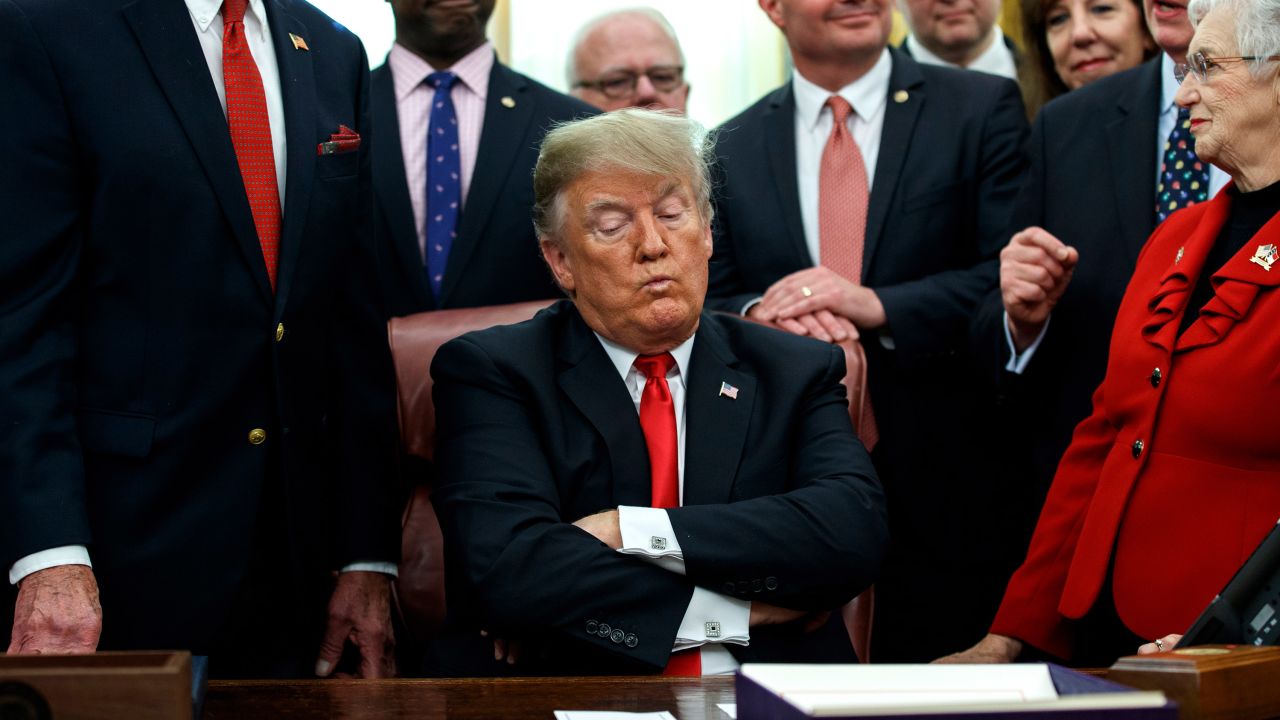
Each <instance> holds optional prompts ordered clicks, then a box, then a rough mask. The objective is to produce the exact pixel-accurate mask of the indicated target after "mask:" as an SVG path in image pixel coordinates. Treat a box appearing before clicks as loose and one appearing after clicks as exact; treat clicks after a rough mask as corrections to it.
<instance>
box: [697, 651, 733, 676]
mask: <svg viewBox="0 0 1280 720" xmlns="http://www.w3.org/2000/svg"><path fill="white" fill-rule="evenodd" d="M698 652H699V653H701V655H702V658H701V659H702V674H703V676H704V677H705V676H707V675H732V674H733V673H734V672H735V671H736V670H737V669H738V668H739V667H741V666H740V665H739V664H738V659H737V658H735V657H734V656H733V655H730V654H729V650H728V648H726V647H725V646H723V645H703V646H702V647H701V648H700V649H699V650H698Z"/></svg>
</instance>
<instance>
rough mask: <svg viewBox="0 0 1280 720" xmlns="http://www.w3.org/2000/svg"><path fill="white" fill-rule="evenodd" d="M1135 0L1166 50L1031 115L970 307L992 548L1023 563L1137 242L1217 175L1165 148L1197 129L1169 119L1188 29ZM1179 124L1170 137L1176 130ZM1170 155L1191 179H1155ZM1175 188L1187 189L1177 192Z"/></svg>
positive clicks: (1174, 13)
mask: <svg viewBox="0 0 1280 720" xmlns="http://www.w3.org/2000/svg"><path fill="white" fill-rule="evenodd" d="M1162 5H1163V7H1161V8H1160V9H1159V12H1158V13H1157V9H1156V3H1155V0H1146V3H1145V14H1146V20H1147V27H1148V29H1150V30H1151V35H1152V37H1154V38H1155V39H1156V42H1157V43H1158V44H1159V45H1160V48H1161V49H1162V50H1163V51H1164V52H1163V53H1161V54H1160V56H1159V57H1156V58H1153V59H1152V60H1149V61H1148V62H1146V63H1144V64H1143V65H1142V66H1141V67H1137V68H1134V69H1132V70H1129V71H1127V72H1123V73H1118V74H1116V75H1113V76H1111V77H1107V78H1103V79H1102V80H1099V81H1098V82H1096V83H1091V84H1089V85H1088V86H1086V87H1083V88H1080V89H1079V90H1075V91H1072V92H1070V93H1067V94H1066V95H1063V96H1062V97H1060V98H1058V99H1057V100H1055V101H1054V102H1051V103H1049V104H1048V105H1047V106H1045V108H1044V109H1043V110H1042V111H1041V112H1040V114H1039V115H1038V116H1037V117H1036V121H1035V124H1034V125H1033V126H1032V131H1031V142H1030V144H1029V146H1028V154H1029V157H1030V172H1029V173H1028V179H1027V183H1026V185H1025V186H1024V187H1023V189H1022V192H1021V193H1020V194H1019V196H1018V202H1017V204H1016V206H1015V210H1014V214H1013V221H1012V223H1011V224H1010V228H1011V229H1012V230H1014V231H1016V232H1015V233H1014V234H1013V236H1012V238H1011V240H1010V241H1009V244H1008V245H1007V246H1006V248H1005V249H1004V250H1003V251H1002V254H1001V267H1000V275H1001V278H1000V288H998V289H997V290H995V291H993V292H992V293H991V295H990V296H989V297H988V298H987V299H986V301H985V302H984V303H983V304H982V305H981V306H980V308H979V311H978V312H977V313H976V314H975V315H974V326H973V327H974V331H973V338H974V343H975V346H976V352H975V355H976V357H977V358H978V361H979V363H980V365H981V367H982V368H983V370H984V371H985V373H986V375H987V378H988V380H989V383H990V384H991V385H992V386H994V387H995V388H997V391H996V392H997V393H998V397H999V401H1000V406H1001V407H1000V411H999V412H1000V418H999V422H1000V435H1001V437H1003V438H1005V439H1006V441H1005V443H1004V445H1005V450H1004V451H1003V452H1002V453H1001V454H1000V456H999V457H1000V459H1001V461H1002V462H1003V463H1005V465H1006V469H1005V470H1004V471H1003V473H1002V475H1003V476H1004V477H1005V478H1006V479H1007V490H1006V492H1005V493H1004V495H1005V497H1006V503H1005V506H1006V508H1007V511H1006V512H1005V513H1004V514H1003V517H1002V518H1000V520H999V521H998V522H999V523H1000V524H1001V525H1002V526H1004V527H1005V528H1006V529H1005V530H1004V531H1002V534H1004V535H1005V536H1006V537H1008V543H1007V544H1006V548H1007V550H1006V551H1005V552H1003V553H1001V554H999V555H996V556H993V557H992V558H991V560H992V562H993V563H998V564H1000V565H1001V566H1002V567H1003V568H1004V572H1005V573H1006V574H1008V573H1012V572H1013V570H1014V569H1015V568H1017V566H1018V565H1020V564H1021V562H1022V560H1023V557H1024V556H1025V554H1026V548H1027V544H1028V542H1029V541H1030V539H1031V531H1032V530H1033V529H1034V526H1035V521H1036V518H1037V517H1038V516H1039V514H1040V507H1041V506H1042V505H1043V503H1044V497H1045V493H1046V492H1048V489H1049V483H1050V481H1052V479H1053V475H1054V472H1055V471H1056V470H1057V467H1058V460H1059V459H1061V457H1062V454H1063V452H1064V451H1065V450H1066V448H1067V445H1068V443H1069V442H1070V440H1071V433H1072V431H1073V430H1074V428H1075V426H1076V424H1077V423H1079V422H1080V421H1081V420H1083V419H1084V418H1085V417H1086V416H1087V415H1088V414H1089V410H1090V407H1091V404H1090V399H1091V397H1092V396H1093V391H1094V389H1095V388H1096V387H1097V386H1098V384H1099V383H1100V382H1101V381H1102V377H1103V374H1104V372H1105V370H1106V362H1107V347H1108V345H1109V344H1110V340H1111V325H1112V320H1114V318H1115V315H1116V310H1117V309H1118V308H1119V306H1120V299H1121V297H1122V296H1123V295H1124V289H1125V287H1126V285H1128V282H1129V275H1130V274H1131V273H1132V271H1133V266H1134V263H1135V261H1136V260H1137V257H1138V252H1139V251H1140V250H1141V249H1142V246H1143V244H1144V243H1146V241H1147V237H1148V236H1149V235H1150V234H1151V232H1152V231H1153V230H1154V229H1155V227H1156V225H1157V224H1158V223H1159V221H1160V220H1162V219H1163V218H1164V217H1167V216H1168V214H1169V213H1170V212H1171V208H1170V207H1169V201H1170V198H1169V197H1165V198H1162V195H1164V194H1165V193H1166V192H1170V193H1171V195H1170V197H1174V196H1176V203H1175V204H1176V205H1177V206H1178V207H1182V206H1184V205H1187V204H1192V203H1194V202H1196V201H1197V198H1198V197H1199V198H1205V197H1209V196H1211V195H1212V194H1213V193H1215V192H1216V191H1217V190H1218V189H1220V188H1221V187H1222V186H1223V185H1225V184H1226V181H1227V179H1228V178H1227V176H1226V174H1225V173H1223V172H1222V171H1221V170H1219V169H1218V168H1216V167H1213V166H1211V165H1209V164H1208V163H1202V164H1201V167H1200V168H1198V169H1197V168H1196V167H1195V166H1196V162H1195V161H1193V160H1191V159H1190V156H1189V155H1188V156H1187V157H1186V158H1185V159H1184V158H1183V157H1181V156H1172V157H1171V156H1169V155H1168V152H1169V148H1166V144H1170V136H1171V135H1175V136H1177V137H1175V138H1174V139H1173V140H1172V143H1171V144H1172V145H1176V144H1177V143H1178V142H1179V141H1181V142H1184V143H1186V145H1187V147H1188V152H1190V153H1194V148H1195V138H1194V137H1193V136H1192V135H1191V134H1190V133H1188V132H1186V130H1185V128H1183V127H1181V126H1182V123H1183V122H1184V119H1182V118H1179V117H1178V108H1177V107H1176V106H1175V105H1174V102H1173V96H1174V93H1175V92H1176V91H1177V89H1178V82H1177V80H1175V79H1174V77H1173V66H1174V63H1181V62H1184V61H1185V55H1186V51H1187V45H1188V44H1189V43H1190V41H1191V35H1192V27H1191V22H1190V20H1188V19H1187V14H1186V9H1185V7H1184V6H1182V5H1181V4H1180V3H1163V4H1162ZM1179 133H1180V135H1179ZM1179 160H1182V162H1183V164H1184V166H1185V170H1184V171H1180V174H1181V172H1186V173H1188V174H1193V175H1194V176H1193V177H1181V176H1180V177H1178V178H1177V179H1176V182H1177V183H1178V186H1179V187H1178V189H1177V190H1175V189H1174V187H1173V182H1174V181H1170V182H1169V188H1167V189H1166V188H1165V187H1163V185H1164V184H1165V182H1166V180H1167V178H1166V177H1165V173H1166V172H1168V171H1171V170H1176V168H1175V167H1173V166H1176V165H1177V163H1178V161H1179ZM1183 189H1185V191H1187V194H1186V196H1185V197H1183V196H1182V195H1181V193H1180V192H1179V191H1181V190H1183Z"/></svg>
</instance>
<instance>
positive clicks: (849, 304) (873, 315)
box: [752, 265, 887, 342]
mask: <svg viewBox="0 0 1280 720" xmlns="http://www.w3.org/2000/svg"><path fill="white" fill-rule="evenodd" d="M806 291H807V292H806ZM757 308H758V310H757ZM752 310H754V311H755V312H753V313H752V316H753V317H759V318H760V319H761V320H772V321H777V322H778V323H779V324H782V323H783V321H785V320H789V319H793V318H798V317H800V316H803V315H817V314H818V313H820V312H821V311H826V312H829V313H831V314H832V315H834V316H837V317H840V318H843V319H845V320H848V321H849V322H851V323H852V324H853V325H854V326H856V327H857V328H859V329H862V330H874V329H876V328H879V327H882V326H884V324H885V323H886V322H887V318H886V316H885V312H884V305H883V304H881V302H880V298H879V297H878V296H877V295H876V293H875V291H874V290H871V289H870V288H867V287H864V286H862V285H858V284H855V283H853V282H850V281H849V280H847V279H845V278H844V277H841V276H840V275H838V274H836V273H835V272H834V271H832V270H830V269H829V268H825V267H822V266H821V265H819V266H817V267H811V268H806V269H804V270H800V271H798V272H794V273H791V274H790V275H788V276H786V277H784V278H782V279H781V280H779V281H778V282H776V283H774V284H773V286H772V287H770V288H769V290H768V291H767V292H765V294H764V298H763V299H762V300H761V301H760V303H759V304H758V305H757V306H756V307H755V308H752ZM824 330H826V331H827V334H828V335H830V336H831V338H830V339H832V340H835V341H837V342H838V341H840V340H843V339H844V337H841V336H839V334H838V333H836V332H833V331H832V330H833V329H829V328H824Z"/></svg>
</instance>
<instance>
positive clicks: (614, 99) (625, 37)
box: [567, 8, 689, 113]
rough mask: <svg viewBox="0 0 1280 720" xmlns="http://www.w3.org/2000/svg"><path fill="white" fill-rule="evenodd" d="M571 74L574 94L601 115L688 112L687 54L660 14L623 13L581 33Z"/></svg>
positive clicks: (610, 15)
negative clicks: (635, 110) (611, 112)
mask: <svg viewBox="0 0 1280 720" xmlns="http://www.w3.org/2000/svg"><path fill="white" fill-rule="evenodd" d="M567 68H568V81H569V88H570V92H571V93H572V94H573V95H574V96H575V97H577V98H579V99H581V100H584V101H586V102H588V103H590V104H592V105H594V106H596V107H598V108H600V109H601V110H605V111H609V110H618V109H620V108H625V107H644V108H649V109H653V110H661V109H670V110H676V111H678V112H680V113H684V112H686V109H687V106H688V102H689V83H687V82H685V79H684V53H683V52H682V51H681V50H680V41H679V40H678V39H677V38H676V32H675V30H674V29H673V28H672V27H671V24H670V23H669V22H667V19H666V18H665V17H663V16H662V14H661V13H659V12H658V11H657V10H653V9H651V8H636V9H631V10H620V11H617V12H612V13H608V14H605V15H601V16H600V17H598V18H596V19H594V20H592V21H591V22H589V23H587V24H586V25H584V26H583V27H582V29H580V30H579V31H578V35H577V38H576V40H575V42H574V43H573V49H572V50H571V51H570V53H569V61H568V63H567Z"/></svg>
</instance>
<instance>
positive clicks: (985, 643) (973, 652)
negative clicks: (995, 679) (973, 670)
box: [934, 634, 1022, 664]
mask: <svg viewBox="0 0 1280 720" xmlns="http://www.w3.org/2000/svg"><path fill="white" fill-rule="evenodd" d="M1021 653H1022V643H1021V642H1020V641H1018V640H1014V639H1013V638H1011V637H1007V636H1005V635H995V634H990V635H987V636H986V637H984V638H982V639H981V640H979V641H978V644H977V645H974V646H973V647H971V648H969V649H968V650H962V651H960V652H958V653H952V654H950V655H947V656H946V657H940V658H938V659H937V660H934V662H935V663H941V664H952V663H957V664H959V663H968V664H981V663H1011V662H1013V661H1014V660H1016V659H1018V655H1019V654H1021Z"/></svg>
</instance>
